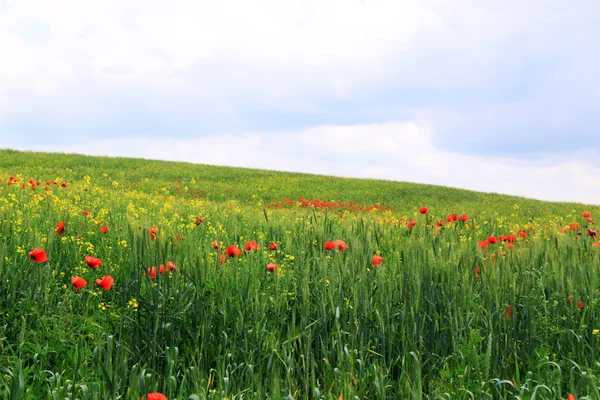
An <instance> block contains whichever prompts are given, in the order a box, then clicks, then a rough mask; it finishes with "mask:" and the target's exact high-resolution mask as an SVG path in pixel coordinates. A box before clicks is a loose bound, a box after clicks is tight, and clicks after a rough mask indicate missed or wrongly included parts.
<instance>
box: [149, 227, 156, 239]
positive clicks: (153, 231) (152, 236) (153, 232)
mask: <svg viewBox="0 0 600 400" xmlns="http://www.w3.org/2000/svg"><path fill="white" fill-rule="evenodd" d="M148 233H149V234H150V239H152V241H154V239H156V234H157V233H158V228H157V227H155V226H153V227H151V228H148Z"/></svg>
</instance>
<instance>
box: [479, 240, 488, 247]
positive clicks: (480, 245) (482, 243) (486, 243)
mask: <svg viewBox="0 0 600 400" xmlns="http://www.w3.org/2000/svg"><path fill="white" fill-rule="evenodd" d="M477 245H478V246H479V247H481V248H482V249H487V248H488V245H489V243H488V241H487V240H479V241H478V242H477Z"/></svg>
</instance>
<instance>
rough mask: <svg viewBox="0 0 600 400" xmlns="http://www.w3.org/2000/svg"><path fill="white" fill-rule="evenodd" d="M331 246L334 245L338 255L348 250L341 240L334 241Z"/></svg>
mask: <svg viewBox="0 0 600 400" xmlns="http://www.w3.org/2000/svg"><path fill="white" fill-rule="evenodd" d="M333 244H334V245H335V247H337V249H338V250H339V252H340V253H341V252H342V251H344V250H347V249H348V245H347V244H346V242H344V241H343V240H339V239H338V240H334V241H333Z"/></svg>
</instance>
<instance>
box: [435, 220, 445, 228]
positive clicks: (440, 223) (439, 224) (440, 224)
mask: <svg viewBox="0 0 600 400" xmlns="http://www.w3.org/2000/svg"><path fill="white" fill-rule="evenodd" d="M442 225H444V221H441V220H440V221H438V222H436V223H435V226H437V227H438V228H441V227H442Z"/></svg>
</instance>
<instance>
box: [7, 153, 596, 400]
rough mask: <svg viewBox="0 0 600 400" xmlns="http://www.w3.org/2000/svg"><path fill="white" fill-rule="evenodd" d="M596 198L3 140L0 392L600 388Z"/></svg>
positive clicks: (260, 394)
mask: <svg viewBox="0 0 600 400" xmlns="http://www.w3.org/2000/svg"><path fill="white" fill-rule="evenodd" d="M323 173H324V174H325V173H334V171H323ZM494 173H499V172H491V175H490V179H493V175H494ZM453 184H456V185H459V184H460V182H448V186H452V185H453ZM595 218H600V207H598V206H590V205H584V204H571V203H550V202H542V201H536V200H530V199H524V198H519V197H512V196H504V195H499V194H489V193H477V192H471V191H466V190H459V189H453V188H450V187H441V186H432V185H419V184H412V183H402V182H392V181H382V180H358V179H345V178H336V177H332V176H318V175H306V174H296V173H282V172H270V171H261V170H250V169H240V168H226V167H216V166H207V165H194V164H186V163H174V162H162V161H148V160H139V159H124V158H108V157H87V156H81V155H66V154H44V153H30V152H17V151H11V150H0V398H1V399H7V400H8V399H11V400H12V399H61V400H62V399H85V400H88V399H89V400H92V399H135V400H139V399H141V398H146V399H147V400H164V399H169V400H174V399H191V400H194V399H196V400H197V399H422V398H426V399H566V398H567V397H568V396H569V395H572V396H571V397H570V399H600V291H599V288H600V286H599V284H600V280H599V279H600V276H599V268H600V238H599V237H598V233H597V231H598V230H597V228H596V227H595V225H596V221H595Z"/></svg>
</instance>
